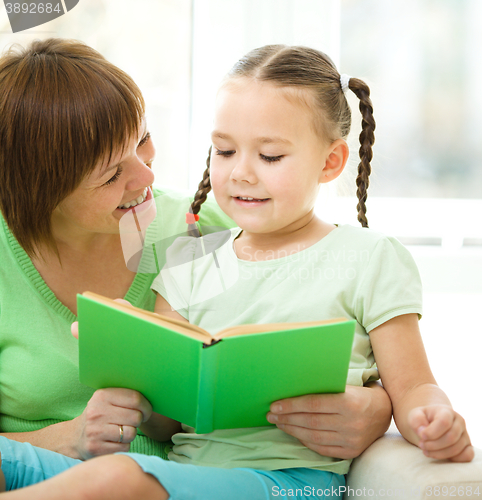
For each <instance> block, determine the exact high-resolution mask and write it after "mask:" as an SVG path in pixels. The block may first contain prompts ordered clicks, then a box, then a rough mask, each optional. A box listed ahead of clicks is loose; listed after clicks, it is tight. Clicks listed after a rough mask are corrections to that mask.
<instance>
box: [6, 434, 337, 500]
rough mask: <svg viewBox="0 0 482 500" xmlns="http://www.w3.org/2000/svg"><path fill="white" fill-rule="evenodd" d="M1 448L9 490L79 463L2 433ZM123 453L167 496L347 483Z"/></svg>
mask: <svg viewBox="0 0 482 500" xmlns="http://www.w3.org/2000/svg"><path fill="white" fill-rule="evenodd" d="M0 452H1V456H2V471H3V473H4V475H5V481H6V484H7V490H15V489H17V488H22V487H25V486H29V485H32V484H35V483H38V482H40V481H44V480H45V479H49V478H51V477H52V476H55V475H57V474H60V473H61V472H63V471H65V470H67V469H69V468H70V467H73V466H74V465H77V464H79V463H81V460H75V459H73V458H69V457H65V456H63V455H60V454H58V453H55V452H53V451H49V450H44V449H43V448H37V447H35V446H32V445H30V444H29V443H20V442H17V441H12V440H9V439H7V438H5V437H3V436H0ZM125 455H126V456H128V457H130V458H132V459H133V460H135V461H136V462H137V463H138V464H139V466H140V467H141V468H142V470H144V472H146V473H148V474H152V475H153V476H154V477H156V478H157V479H158V480H159V482H160V483H161V484H162V486H163V487H164V488H165V490H166V491H167V492H168V493H169V498H170V500H190V499H196V500H221V499H225V498H229V499H230V500H231V499H232V500H246V499H249V500H258V499H259V500H265V499H272V498H277V499H289V500H292V499H294V498H296V499H310V500H311V499H316V498H342V497H343V491H344V489H343V487H344V485H345V477H344V476H341V475H338V474H333V473H331V472H325V471H318V470H314V469H305V468H297V469H283V470H274V471H263V470H255V469H241V468H239V469H221V468H216V467H200V466H195V465H186V464H178V463H175V462H169V461H167V460H163V459H161V458H159V457H155V456H148V455H141V454H138V453H125ZM99 473H100V474H101V473H102V472H101V471H99Z"/></svg>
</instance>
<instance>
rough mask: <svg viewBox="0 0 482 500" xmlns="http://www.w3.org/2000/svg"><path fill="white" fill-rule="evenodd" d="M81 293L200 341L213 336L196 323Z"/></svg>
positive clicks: (93, 294)
mask: <svg viewBox="0 0 482 500" xmlns="http://www.w3.org/2000/svg"><path fill="white" fill-rule="evenodd" d="M82 295H83V296H84V297H87V298H89V299H92V300H95V301H96V302H100V303H101V304H105V305H107V306H109V307H112V308H114V309H118V310H119V311H123V312H126V313H128V314H132V315H133V316H136V317H138V318H142V319H145V320H146V321H150V322H151V323H155V324H157V325H160V326H163V327H164V328H168V329H169V330H175V331H176V332H179V333H181V334H183V335H187V336H188V337H192V338H194V339H197V340H200V341H201V342H208V341H209V340H212V339H213V336H212V335H211V334H210V333H209V332H208V331H206V330H204V329H203V328H199V327H198V326H196V325H191V324H190V323H187V322H184V321H179V320H177V319H174V318H169V317H167V316H162V315H161V314H156V313H154V312H151V311H145V310H144V309H140V308H138V307H135V306H128V305H126V304H122V303H120V302H116V301H115V300H112V299H109V298H108V297H104V296H102V295H98V294H96V293H93V292H84V293H83V294H82Z"/></svg>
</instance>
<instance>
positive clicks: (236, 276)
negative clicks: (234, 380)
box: [152, 225, 422, 474]
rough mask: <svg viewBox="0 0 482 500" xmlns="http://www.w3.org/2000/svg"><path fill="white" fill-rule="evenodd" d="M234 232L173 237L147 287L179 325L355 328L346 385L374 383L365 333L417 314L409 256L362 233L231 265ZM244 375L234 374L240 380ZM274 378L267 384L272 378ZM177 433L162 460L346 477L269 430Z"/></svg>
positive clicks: (339, 463)
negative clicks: (339, 321) (341, 322)
mask: <svg viewBox="0 0 482 500" xmlns="http://www.w3.org/2000/svg"><path fill="white" fill-rule="evenodd" d="M240 231H241V230H240V229H239V228H236V229H232V230H227V231H224V233H220V234H217V235H216V234H212V235H208V236H205V237H203V238H201V239H198V238H189V237H185V238H179V239H178V240H176V242H175V243H174V244H173V245H172V247H171V248H170V249H169V250H168V252H167V263H166V266H165V268H164V269H163V270H162V272H161V273H160V275H159V276H158V277H157V278H156V279H155V280H154V282H153V284H152V287H153V288H154V289H155V290H156V291H157V292H159V293H160V294H161V295H162V296H163V297H164V298H165V299H166V300H167V301H168V302H169V303H170V304H171V306H172V307H173V308H174V309H176V310H177V311H178V312H179V313H180V314H181V315H182V316H184V317H185V318H186V319H188V320H189V321H190V322H191V323H193V324H195V325H199V326H200V327H202V328H204V329H205V330H208V331H209V332H211V333H216V332H218V331H219V330H221V329H223V328H228V327H230V326H235V325H242V324H249V323H279V322H298V321H317V320H326V319H333V318H340V317H344V318H347V319H354V320H356V329H355V339H354V343H353V350H352V356H351V360H350V365H349V373H348V380H347V384H349V385H357V386H361V385H363V384H364V383H365V382H367V381H369V380H375V379H377V378H378V372H377V369H376V365H375V360H374V357H373V352H372V348H371V344H370V338H369V335H368V334H369V332H370V331H371V330H373V329H374V328H376V327H377V326H379V325H381V324H383V323H385V322H386V321H388V320H390V319H392V318H394V317H396V316H399V315H402V314H408V313H417V314H419V315H421V312H422V287H421V282H420V277H419V273H418V270H417V267H416V265H415V262H414V260H413V258H412V256H411V255H410V253H409V252H408V251H407V250H406V248H405V247H403V246H402V245H401V244H400V243H399V242H398V241H397V240H396V239H394V238H390V237H387V236H384V235H382V234H380V233H377V232H375V231H372V230H370V229H363V228H356V227H352V226H349V225H342V226H338V227H336V228H335V229H334V230H333V231H331V232H330V233H329V234H328V235H327V236H325V237H324V238H322V239H321V240H320V241H318V242H317V243H315V244H314V245H312V246H311V247H308V248H305V249H302V250H301V251H299V252H297V253H293V254H291V255H286V256H285V257H282V258H276V259H271V260H265V261H246V260H240V259H238V258H237V256H236V254H235V252H234V249H233V241H234V239H235V238H236V236H237V235H238V234H239V233H240ZM239 376H240V377H242V376H243V374H242V373H240V374H239ZM274 376H275V375H274ZM184 429H185V431H186V433H179V434H176V435H175V436H174V437H173V439H172V441H173V443H174V447H173V450H172V452H171V453H169V459H170V460H173V461H176V462H180V463H190V464H194V465H208V466H213V467H226V468H231V467H253V468H256V469H266V470H275V469H286V468H291V467H309V468H314V469H323V470H329V471H332V472H336V473H338V474H345V473H346V472H347V471H348V468H349V465H350V461H349V460H341V459H336V458H330V457H320V455H318V454H317V453H315V452H314V451H312V450H310V449H308V448H306V447H305V446H303V445H302V444H301V443H300V442H299V441H298V440H297V439H296V438H293V437H292V436H289V435H288V434H286V433H284V432H283V431H281V430H279V429H278V428H276V427H274V426H272V427H256V428H248V429H227V430H217V431H214V432H211V433H209V434H195V433H194V430H193V429H192V428H189V427H185V428H184Z"/></svg>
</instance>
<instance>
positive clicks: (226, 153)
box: [216, 149, 236, 156]
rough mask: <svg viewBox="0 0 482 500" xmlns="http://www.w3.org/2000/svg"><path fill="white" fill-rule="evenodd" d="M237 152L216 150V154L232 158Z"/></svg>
mask: <svg viewBox="0 0 482 500" xmlns="http://www.w3.org/2000/svg"><path fill="white" fill-rule="evenodd" d="M234 153H236V151H234V150H230V151H222V150H221V149H216V154H217V155H220V156H232V155H233V154H234Z"/></svg>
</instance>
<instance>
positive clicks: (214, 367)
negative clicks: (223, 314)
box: [195, 341, 222, 434]
mask: <svg viewBox="0 0 482 500" xmlns="http://www.w3.org/2000/svg"><path fill="white" fill-rule="evenodd" d="M221 344H222V342H221V341H220V342H215V343H213V344H211V345H207V346H204V348H203V349H201V366H200V376H199V399H198V413H197V418H196V426H195V429H196V433H197V434H206V433H208V432H212V431H213V430H214V404H215V397H216V380H217V375H218V359H219V353H220V350H221V349H220V347H221Z"/></svg>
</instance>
